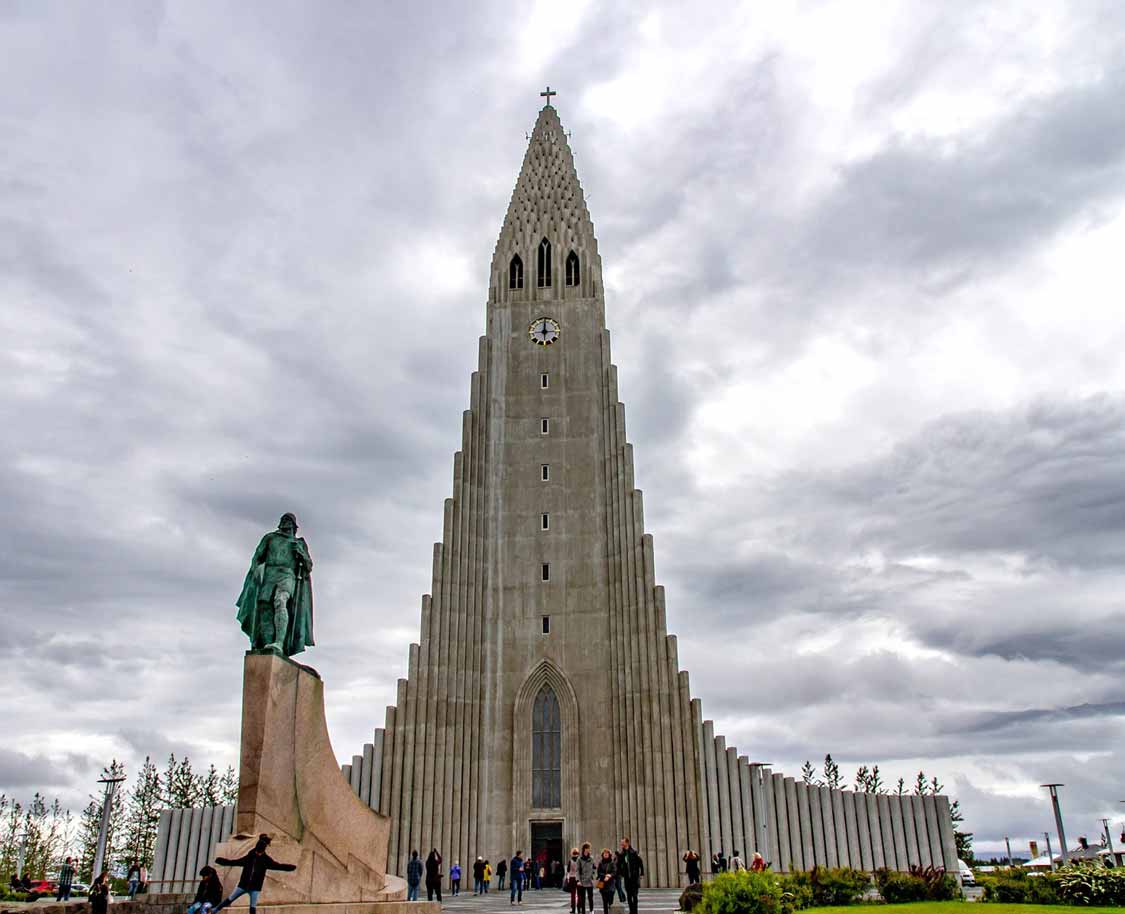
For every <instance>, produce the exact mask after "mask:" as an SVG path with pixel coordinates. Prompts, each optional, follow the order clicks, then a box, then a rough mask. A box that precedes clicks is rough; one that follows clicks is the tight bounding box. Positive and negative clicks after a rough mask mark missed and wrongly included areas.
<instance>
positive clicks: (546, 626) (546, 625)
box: [543, 616, 551, 635]
mask: <svg viewBox="0 0 1125 914" xmlns="http://www.w3.org/2000/svg"><path fill="white" fill-rule="evenodd" d="M543 634H544V635H549V634H551V617H550V616H544V617H543Z"/></svg>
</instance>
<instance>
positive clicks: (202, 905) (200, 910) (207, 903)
mask: <svg viewBox="0 0 1125 914" xmlns="http://www.w3.org/2000/svg"><path fill="white" fill-rule="evenodd" d="M222 900H223V884H222V882H220V881H219V874H218V873H216V872H215V868H214V867H213V866H205V867H203V868H202V869H200V871H199V887H198V888H197V889H196V890H195V898H194V899H193V900H192V903H191V904H190V905H188V909H187V914H210V912H211V911H212V910H213V909H214V908H216V907H218V905H219V903H220V902H221V901H222Z"/></svg>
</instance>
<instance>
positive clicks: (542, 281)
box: [537, 238, 551, 289]
mask: <svg viewBox="0 0 1125 914" xmlns="http://www.w3.org/2000/svg"><path fill="white" fill-rule="evenodd" d="M538 266H539V271H538V273H537V277H538V279H537V281H538V283H539V288H541V289H542V288H543V287H544V286H549V285H550V284H551V242H549V241H548V240H547V239H546V238H544V239H543V240H542V241H540V242H539V264H538Z"/></svg>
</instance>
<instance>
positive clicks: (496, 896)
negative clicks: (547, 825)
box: [422, 888, 682, 914]
mask: <svg viewBox="0 0 1125 914" xmlns="http://www.w3.org/2000/svg"><path fill="white" fill-rule="evenodd" d="M681 891H682V889H645V888H642V889H641V892H640V895H639V896H638V898H637V901H638V906H637V907H638V914H669V912H673V911H677V910H679V907H680V905H679V900H680V892H681ZM422 895H423V897H424V896H425V890H424V889H423V891H422ZM442 908H443V909H444V910H446V911H450V912H453V914H504V912H507V914H511V912H513V911H517V910H518V911H525V912H536V914H547V912H550V914H570V895H569V894H568V893H566V892H562V891H560V890H559V889H541V890H539V891H538V892H537V891H535V889H532V890H531V891H530V892H524V893H523V904H522V905H515V906H513V905H512V904H511V903H510V901H509V895H508V890H507V889H505V890H504V891H503V892H498V891H496V890H495V889H493V890H492V891H490V892H488V893H487V894H486V895H473V894H472V893H471V892H469V893H465V892H462V893H461V894H460V895H458V896H457V897H456V898H454V897H452V896H450V895H448V894H446V895H443V896H442ZM594 909H595V910H594V914H602V903H601V897H600V896H599V895H598V893H597V892H595V893H594ZM609 910H610V914H629V906H628V905H627V904H625V903H623V902H621V901H620V900H618V899H616V898H615V899H614V903H613V906H612V907H611V908H610V909H609Z"/></svg>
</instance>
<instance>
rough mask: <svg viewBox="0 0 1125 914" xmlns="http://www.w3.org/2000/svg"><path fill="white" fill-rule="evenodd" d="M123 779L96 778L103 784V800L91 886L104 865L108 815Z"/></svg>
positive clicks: (107, 836) (107, 835)
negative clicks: (114, 795)
mask: <svg viewBox="0 0 1125 914" xmlns="http://www.w3.org/2000/svg"><path fill="white" fill-rule="evenodd" d="M124 780H125V778H123V777H121V778H98V783H99V784H105V800H103V801H102V823H101V825H100V826H99V827H98V849H97V851H95V852H94V871H93V872H92V873H91V874H90V882H91V884H92V883H93V881H94V880H95V879H97V878H98V876H99V875H100V874H101V872H102V867H103V866H104V865H105V845H106V841H107V840H108V838H109V814H110V810H111V809H112V808H113V794H114V793H115V792H116V790H117V785H118V784H120V783H121V782H122V781H124Z"/></svg>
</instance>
